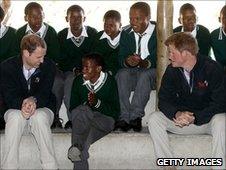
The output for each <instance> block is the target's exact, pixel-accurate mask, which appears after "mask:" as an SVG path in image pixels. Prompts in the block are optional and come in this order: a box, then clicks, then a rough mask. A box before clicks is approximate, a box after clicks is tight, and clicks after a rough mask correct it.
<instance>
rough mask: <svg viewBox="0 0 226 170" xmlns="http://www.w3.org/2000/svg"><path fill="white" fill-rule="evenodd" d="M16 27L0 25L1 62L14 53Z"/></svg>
mask: <svg viewBox="0 0 226 170" xmlns="http://www.w3.org/2000/svg"><path fill="white" fill-rule="evenodd" d="M15 39H16V29H14V28H12V27H9V26H5V25H3V24H1V27H0V62H2V61H4V60H5V59H7V58H9V57H11V56H13V55H14V52H13V48H14V41H15Z"/></svg>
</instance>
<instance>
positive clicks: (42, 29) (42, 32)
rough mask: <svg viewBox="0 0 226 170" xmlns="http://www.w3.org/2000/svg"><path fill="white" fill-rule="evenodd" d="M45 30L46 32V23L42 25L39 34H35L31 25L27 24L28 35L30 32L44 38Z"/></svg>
mask: <svg viewBox="0 0 226 170" xmlns="http://www.w3.org/2000/svg"><path fill="white" fill-rule="evenodd" d="M45 30H46V26H45V24H44V23H42V26H41V28H40V29H39V30H38V31H37V32H34V31H33V30H32V29H31V27H30V25H29V24H27V28H26V33H27V32H30V33H33V34H39V35H40V37H43V35H44V33H45Z"/></svg>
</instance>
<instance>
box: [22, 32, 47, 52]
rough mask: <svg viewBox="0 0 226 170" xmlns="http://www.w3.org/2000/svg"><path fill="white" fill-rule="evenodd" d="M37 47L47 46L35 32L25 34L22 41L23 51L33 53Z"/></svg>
mask: <svg viewBox="0 0 226 170" xmlns="http://www.w3.org/2000/svg"><path fill="white" fill-rule="evenodd" d="M37 47H42V48H44V49H46V48H47V46H46V43H45V41H44V40H43V39H42V38H40V37H39V36H37V35H35V34H29V35H25V36H24V37H23V38H22V40H21V43H20V49H21V51H23V50H27V51H28V52H29V53H32V52H33V51H35V50H36V48H37Z"/></svg>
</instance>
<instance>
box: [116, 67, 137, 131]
mask: <svg viewBox="0 0 226 170" xmlns="http://www.w3.org/2000/svg"><path fill="white" fill-rule="evenodd" d="M136 70H137V68H123V69H121V70H119V71H118V73H117V74H116V81H117V85H118V94H119V102H120V110H121V113H120V116H119V120H120V121H118V124H119V128H122V130H125V131H127V130H129V121H130V113H131V104H130V101H129V98H130V95H131V92H132V91H133V90H134V86H135V85H136V78H137V77H136ZM121 124H122V127H121ZM123 124H125V128H124V127H123ZM116 126H117V125H116ZM127 127H128V128H127Z"/></svg>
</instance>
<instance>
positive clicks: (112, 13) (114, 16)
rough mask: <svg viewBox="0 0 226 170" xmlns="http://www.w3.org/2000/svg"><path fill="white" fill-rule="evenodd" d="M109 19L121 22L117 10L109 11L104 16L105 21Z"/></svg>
mask: <svg viewBox="0 0 226 170" xmlns="http://www.w3.org/2000/svg"><path fill="white" fill-rule="evenodd" d="M109 18H111V19H115V20H116V21H117V22H121V15H120V13H119V12H118V11H116V10H109V11H107V12H106V13H105V14H104V21H105V20H106V19H109Z"/></svg>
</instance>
